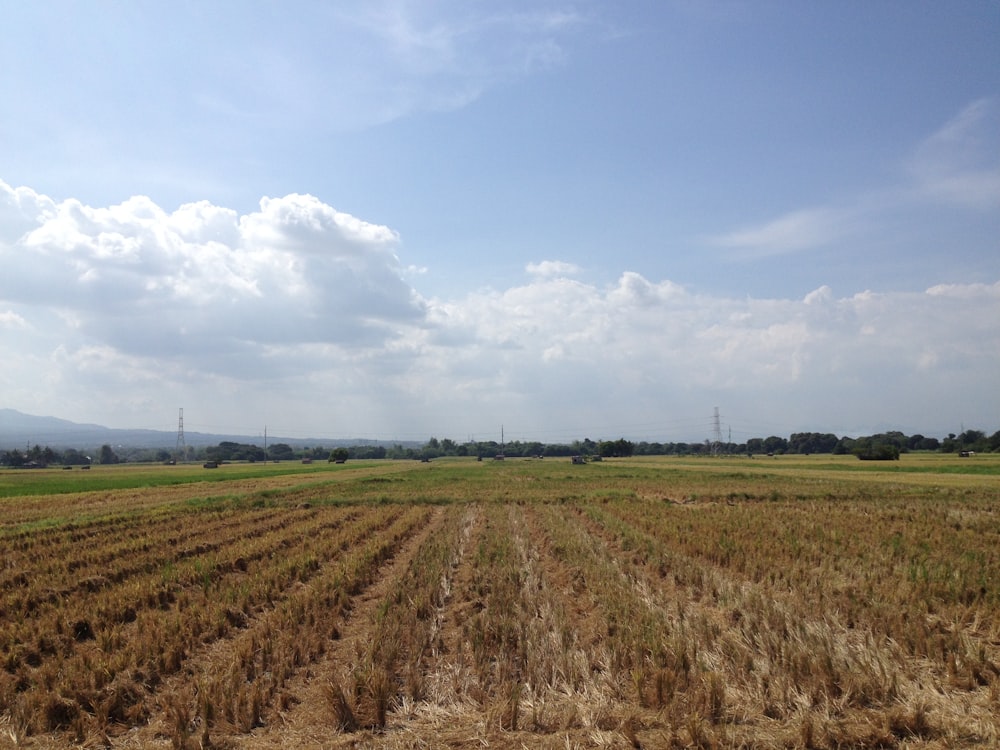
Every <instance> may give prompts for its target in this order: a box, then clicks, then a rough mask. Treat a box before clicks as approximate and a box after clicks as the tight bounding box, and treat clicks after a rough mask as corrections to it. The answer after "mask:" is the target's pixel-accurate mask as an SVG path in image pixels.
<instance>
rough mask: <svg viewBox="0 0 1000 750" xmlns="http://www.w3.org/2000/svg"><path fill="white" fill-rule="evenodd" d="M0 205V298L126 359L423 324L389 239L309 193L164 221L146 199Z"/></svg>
mask: <svg viewBox="0 0 1000 750" xmlns="http://www.w3.org/2000/svg"><path fill="white" fill-rule="evenodd" d="M0 196H2V197H3V199H5V200H4V204H5V205H6V206H8V209H9V207H10V206H12V205H15V201H16V206H17V212H16V214H15V215H14V216H13V218H12V219H11V218H10V213H11V212H10V211H8V216H7V220H5V221H4V223H3V227H2V229H0V232H2V239H3V242H2V244H0V258H2V261H3V263H4V265H5V267H6V269H7V273H5V274H4V275H3V277H2V278H0V298H2V299H5V300H7V301H9V302H13V303H18V304H20V305H23V306H29V307H32V306H33V307H36V308H37V307H41V306H45V307H51V308H53V309H59V310H62V311H64V313H65V315H66V317H67V319H72V320H74V321H75V327H76V329H77V332H78V335H79V336H83V337H86V338H88V339H89V340H92V341H101V342H105V343H108V344H110V345H112V346H113V347H115V348H116V349H117V350H121V351H123V352H127V353H130V354H140V355H142V354H150V355H163V354H165V353H169V354H173V355H175V356H177V357H181V358H183V357H184V356H185V352H188V351H192V350H197V351H214V352H216V353H218V354H220V355H221V354H227V353H228V354H239V353H240V352H242V351H243V350H245V349H247V348H248V347H250V348H252V346H253V345H251V344H247V343H246V342H255V343H256V344H259V343H261V342H278V341H280V342H282V343H287V342H300V343H305V342H336V343H338V344H341V345H350V344H352V343H357V342H360V341H376V342H377V341H384V340H385V339H386V338H391V337H392V336H394V335H397V334H396V332H395V329H396V328H397V327H398V326H399V325H401V324H403V323H406V322H409V321H413V320H418V319H419V318H421V317H422V316H423V315H424V303H423V301H422V300H421V299H420V298H419V296H418V295H417V294H416V293H415V292H414V290H413V289H412V288H411V287H409V286H408V285H407V284H406V283H405V282H404V281H403V280H402V268H401V266H400V263H399V260H398V258H397V256H396V254H395V250H396V247H397V246H398V237H397V236H396V234H395V233H394V232H392V231H391V230H390V229H388V228H386V227H384V226H380V225H376V224H371V223H368V222H365V221H362V220H360V219H357V218H355V217H353V216H350V215H348V214H345V213H342V212H338V211H336V210H334V209H333V208H331V207H330V206H327V205H325V204H323V203H322V202H321V201H319V200H318V199H316V198H314V197H312V196H308V195H288V196H285V197H282V198H264V199H262V200H261V202H260V211H257V212H253V213H250V214H247V215H245V216H237V214H236V212H234V211H232V210H230V209H226V208H222V207H217V206H212V205H210V204H208V203H197V204H189V205H185V206H181V207H180V208H179V209H178V210H177V211H175V212H172V213H168V212H166V211H164V210H163V209H161V208H160V207H159V206H157V205H156V204H155V203H153V202H152V201H150V200H149V199H148V198H145V197H142V196H138V197H133V198H130V199H129V200H127V201H125V202H123V203H121V204H119V205H116V206H111V207H107V208H94V207H91V206H86V205H84V204H82V203H80V202H79V201H75V200H67V201H64V202H62V203H59V204H55V203H54V202H52V201H51V200H50V199H48V198H46V197H45V196H41V195H37V194H34V193H33V192H31V191H30V190H27V189H25V188H18V189H13V188H11V187H10V186H8V185H6V184H4V183H0ZM25 230H27V231H25ZM220 366H221V365H220Z"/></svg>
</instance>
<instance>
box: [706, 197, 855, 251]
mask: <svg viewBox="0 0 1000 750" xmlns="http://www.w3.org/2000/svg"><path fill="white" fill-rule="evenodd" d="M844 220H845V212H844V211H843V210H842V209H834V208H808V209H802V210H798V211H792V212H790V213H787V214H785V215H784V216H780V217H778V218H777V219H773V220H771V221H768V222H766V223H764V224H762V225H759V226H752V227H745V228H743V229H738V230H736V231H733V232H729V233H727V234H723V235H720V236H718V237H715V238H714V239H713V240H712V242H713V244H715V245H718V246H721V247H727V248H733V249H734V250H737V251H740V255H741V257H752V258H762V257H768V256H772V255H781V254H784V253H791V252H796V251H800V250H810V249H813V248H817V247H822V246H825V245H829V244H831V243H833V242H834V241H836V240H838V239H840V237H841V236H842V234H843V228H844V223H845V222H844Z"/></svg>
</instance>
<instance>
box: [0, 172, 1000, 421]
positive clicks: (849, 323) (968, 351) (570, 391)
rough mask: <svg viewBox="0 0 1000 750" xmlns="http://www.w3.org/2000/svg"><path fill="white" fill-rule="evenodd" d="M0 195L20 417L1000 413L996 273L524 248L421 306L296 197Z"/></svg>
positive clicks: (389, 268)
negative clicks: (88, 201)
mask: <svg viewBox="0 0 1000 750" xmlns="http://www.w3.org/2000/svg"><path fill="white" fill-rule="evenodd" d="M0 206H5V207H6V210H5V213H4V214H2V215H0V263H2V264H3V268H4V274H3V275H2V276H0V310H5V312H2V313H0V330H3V331H4V336H3V337H0V356H2V358H3V361H4V363H5V366H4V373H3V376H2V383H3V386H4V388H3V392H4V394H5V396H6V398H8V399H11V401H10V402H9V403H8V404H5V405H10V406H13V407H14V408H22V409H23V410H26V411H34V412H35V413H51V414H57V415H59V416H63V417H66V418H71V419H72V418H77V419H78V420H79V421H90V422H100V423H107V424H112V425H138V426H146V427H156V426H158V425H159V426H161V427H164V428H165V429H170V426H169V420H170V419H171V418H172V417H171V416H170V413H171V411H173V410H175V409H176V407H177V406H179V405H183V406H185V408H186V410H187V411H186V414H190V415H192V420H191V421H192V429H195V428H196V426H197V425H198V424H199V422H205V423H207V424H208V425H211V426H212V429H213V431H241V430H246V429H247V428H248V427H253V426H256V425H259V424H262V423H263V422H264V421H265V420H267V419H268V415H270V423H271V425H272V427H273V429H276V430H281V429H282V428H284V429H285V430H286V434H299V435H315V436H352V437H353V436H360V437H365V436H369V437H382V438H392V437H413V438H418V439H419V438H423V437H426V436H427V435H429V434H431V433H434V434H438V435H450V436H453V437H456V438H464V437H466V436H468V435H469V434H477V433H479V434H480V435H481V434H482V433H483V432H484V430H485V429H492V428H493V426H494V425H495V424H499V422H500V421H503V422H504V423H506V424H508V425H510V426H511V427H512V428H513V429H516V430H518V431H519V432H521V433H522V434H523V435H524V436H525V437H536V438H538V439H543V440H559V439H572V438H574V437H581V436H582V434H588V435H590V436H592V437H600V436H601V435H603V436H605V437H609V436H612V435H628V436H630V437H639V438H642V437H650V438H663V437H672V438H675V439H690V438H692V437H695V438H697V437H698V435H697V434H695V435H692V434H690V430H692V429H700V428H692V427H691V424H698V422H697V420H696V421H695V422H694V423H692V421H691V418H692V416H694V417H697V415H699V414H700V415H708V414H710V410H711V407H712V406H714V405H718V404H721V405H723V411H724V413H726V414H727V415H728V417H729V418H730V419H734V420H737V426H739V425H740V424H742V425H743V428H745V429H746V430H749V431H751V432H753V433H754V434H759V433H761V432H764V431H770V432H774V431H775V430H774V429H773V428H770V427H768V426H767V425H771V424H774V423H779V424H782V425H786V426H787V427H786V428H784V431H785V432H788V431H792V430H795V429H822V430H830V431H835V432H836V431H838V430H841V429H844V426H846V425H872V426H873V428H879V427H881V426H884V425H886V424H890V425H893V424H894V425H896V426H898V427H900V428H902V429H914V430H922V431H925V432H933V431H934V430H935V429H939V428H941V427H942V426H947V425H950V422H949V421H948V420H952V421H954V420H956V419H965V421H967V422H972V421H974V420H973V418H974V417H975V415H974V414H969V413H968V410H971V409H972V408H973V407H971V406H970V405H971V404H974V405H975V406H974V408H975V410H977V411H976V414H978V415H993V414H996V415H1000V400H998V399H1000V396H998V395H997V389H996V387H995V386H996V383H995V378H996V373H997V372H998V371H1000V330H998V329H997V327H996V325H995V321H996V320H998V319H1000V281H997V282H996V283H993V284H982V283H980V284H941V285H936V286H932V287H930V288H928V289H926V290H925V291H921V292H905V291H896V292H892V291H890V292H885V291H883V292H873V291H866V292H862V293H858V294H853V295H850V296H846V297H838V296H837V295H836V294H835V293H834V291H833V290H832V289H831V288H830V287H828V286H821V287H819V288H817V289H815V290H813V291H811V292H809V293H808V294H806V295H804V296H801V297H797V298H770V299H754V298H732V297H727V296H719V295H711V294H705V293H696V292H693V291H691V290H689V289H686V288H685V287H683V286H681V285H679V284H676V283H674V282H672V281H670V280H660V281H654V280H650V279H647V278H645V277H644V276H642V275H640V274H638V273H636V272H633V271H623V272H621V274H620V275H619V277H618V278H617V279H615V280H613V281H612V282H611V283H608V284H606V285H601V284H593V283H584V282H582V281H580V280H579V279H577V278H573V276H574V275H575V274H576V273H577V272H578V271H579V269H578V268H577V267H576V266H574V265H573V264H570V263H566V262H562V261H540V262H538V263H532V264H529V265H528V267H527V271H528V280H527V281H526V283H524V284H521V285H519V286H513V287H510V288H507V289H501V290H487V291H478V292H474V293H470V294H465V295H456V296H454V297H452V298H449V299H424V298H423V297H421V295H420V294H419V292H418V291H417V290H416V289H415V288H413V287H412V286H410V285H409V283H407V282H406V281H405V280H404V275H405V274H406V270H405V267H404V266H403V265H402V264H401V263H400V261H399V258H398V257H397V253H398V252H399V250H400V242H399V239H398V236H397V235H396V233H395V232H394V231H392V230H391V229H390V228H388V227H385V226H382V225H379V224H374V223H370V222H366V221H364V220H362V219H359V218H357V217H353V216H349V215H347V214H344V213H342V212H338V211H337V210H335V209H334V208H332V207H331V206H328V205H326V204H324V203H323V202H322V201H320V200H319V199H317V198H315V197H312V196H305V195H289V196H285V197H282V198H271V199H264V200H262V201H261V208H260V210H259V211H255V212H252V213H250V214H247V215H244V216H239V215H238V214H237V213H236V212H234V211H231V210H229V209H226V208H223V207H218V206H213V205H211V204H208V203H204V202H203V203H195V204H188V205H185V206H182V207H181V208H179V209H178V210H176V211H174V212H167V211H164V210H163V209H161V208H159V207H158V206H156V205H155V204H154V203H152V202H151V201H149V200H148V199H146V198H142V197H135V198H132V199H130V200H128V201H125V202H123V203H121V204H119V205H116V206H111V207H107V208H95V207H90V206H86V205H83V204H81V203H80V202H78V201H72V200H69V201H64V202H61V203H58V204H57V203H54V202H52V201H50V200H49V199H47V198H46V197H45V196H41V195H37V194H35V193H34V192H32V191H31V190H29V189H27V188H18V189H16V190H15V189H13V188H10V187H9V186H7V185H5V184H3V183H0ZM12 206H14V207H15V209H12V208H11V207H12ZM432 272H433V271H432ZM963 410H967V411H963ZM173 413H174V414H176V412H175V411H173ZM197 414H200V415H206V416H204V417H202V418H201V419H200V420H199V419H198V417H196V416H194V415H197ZM682 417H683V418H684V419H686V420H687V421H686V422H685V423H684V424H685V425H686V426H685V427H684V428H683V429H681V428H679V427H676V428H675V427H672V426H671V425H676V424H677V420H678V419H680V418H682ZM163 419H166V420H167V424H166V425H165V426H164V425H163V423H162V422H159V423H158V422H157V420H163ZM706 419H707V418H706ZM276 422H278V423H277V424H276ZM514 425H517V427H516V428H514ZM758 425H765V426H764V427H760V426H758ZM983 426H984V427H990V425H989V424H987V425H983ZM738 428H739V427H738ZM705 429H707V428H705ZM571 431H573V432H575V434H567V433H569V432H571ZM685 431H687V432H685ZM779 432H780V430H779Z"/></svg>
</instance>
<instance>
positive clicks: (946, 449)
mask: <svg viewBox="0 0 1000 750" xmlns="http://www.w3.org/2000/svg"><path fill="white" fill-rule="evenodd" d="M342 450H346V454H347V456H346V458H344V457H343V455H342V454H341V453H340V451H342ZM334 451H337V456H336V457H334V455H333V452H334ZM912 451H934V452H940V453H997V452H1000V430H997V431H996V432H994V433H993V434H992V435H987V434H986V433H985V432H984V431H982V430H965V431H963V432H962V433H960V434H958V435H956V434H954V433H950V434H949V435H948V436H947V437H946V438H944V439H943V440H939V439H938V438H933V437H925V436H923V435H920V434H916V435H905V434H903V433H902V432H898V431H891V432H883V433H878V434H876V435H867V436H862V437H856V438H853V437H846V436H845V437H838V436H837V435H834V434H832V433H828V432H827V433H821V432H796V433H792V434H791V435H790V436H789V437H788V438H783V437H778V436H777V435H771V436H769V437H766V438H750V439H749V440H747V441H746V442H742V443H733V442H724V443H713V442H711V441H708V440H705V441H702V442H695V443H684V442H677V443H674V442H669V443H656V442H646V441H642V442H632V441H630V440H626V439H625V438H619V439H618V440H598V441H595V440H591V439H590V438H584V439H583V440H574V441H573V442H571V443H541V442H538V441H520V440H512V441H510V442H505V443H503V444H502V445H501V444H500V443H498V442H496V441H494V440H487V441H468V442H465V443H457V442H455V441H454V440H451V439H449V438H443V439H440V440H439V439H438V438H435V437H432V438H430V439H429V440H428V441H427V442H426V443H424V444H423V445H417V444H412V445H405V446H404V445H403V444H401V443H396V444H393V445H391V446H388V447H387V446H385V445H376V444H367V445H354V446H349V447H346V448H343V447H341V448H331V447H328V446H322V445H318V446H315V447H306V448H293V447H292V446H291V445H288V444H287V443H273V444H271V445H268V446H267V448H266V449H265V448H263V447H261V446H258V445H255V444H252V443H236V442H230V441H223V442H221V443H219V444H218V445H214V446H207V447H199V448H188V449H186V450H185V451H184V453H183V455H176V453H175V452H174V451H170V450H167V449H165V448H158V449H150V448H129V447H126V446H117V447H116V448H113V447H112V446H110V445H102V446H101V447H100V448H98V449H97V450H94V451H91V452H87V451H81V450H77V449H75V448H67V449H65V450H62V451H59V450H54V449H52V448H50V447H48V446H45V447H42V446H40V445H35V446H32V447H30V448H25V450H24V451H21V450H18V449H16V448H15V449H13V450H6V451H0V466H8V467H24V468H31V467H44V466H59V465H61V466H85V465H89V464H116V463H124V462H130V463H131V462H161V463H165V462H170V461H177V460H180V461H216V462H220V463H223V462H227V461H247V462H255V461H294V460H302V459H312V460H318V461H326V460H346V459H353V460H368V459H383V458H391V459H432V458H441V457H444V456H472V457H478V458H490V459H492V458H494V457H496V456H499V455H503V456H504V457H509V458H522V457H524V458H543V457H568V456H591V457H596V456H600V457H602V458H620V457H627V456H698V455H747V454H750V455H765V454H766V455H782V454H798V455H809V454H811V453H832V454H835V455H856V456H858V458H862V459H892V458H899V456H900V455H901V454H904V453H910V452H912Z"/></svg>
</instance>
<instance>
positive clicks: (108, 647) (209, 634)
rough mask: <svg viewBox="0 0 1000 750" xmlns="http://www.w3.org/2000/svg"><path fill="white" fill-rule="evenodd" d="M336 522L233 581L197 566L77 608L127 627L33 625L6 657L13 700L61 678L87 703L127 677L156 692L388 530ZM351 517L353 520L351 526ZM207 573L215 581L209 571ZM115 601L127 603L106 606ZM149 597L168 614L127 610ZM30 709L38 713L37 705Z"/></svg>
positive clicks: (339, 517) (347, 514) (349, 514)
mask: <svg viewBox="0 0 1000 750" xmlns="http://www.w3.org/2000/svg"><path fill="white" fill-rule="evenodd" d="M330 514H332V515H333V516H334V517H333V518H329V519H327V520H326V521H324V522H321V523H316V522H315V519H314V520H313V522H312V523H311V525H309V526H307V527H304V528H301V529H299V533H298V540H299V545H298V546H297V547H294V546H288V545H287V544H285V545H281V544H279V545H276V546H273V550H274V552H273V553H271V554H267V555H262V556H259V558H258V559H259V564H258V565H256V566H248V567H247V570H246V571H239V573H240V575H233V576H230V577H229V578H227V579H226V580H227V581H228V583H224V582H223V579H222V578H221V577H217V578H216V579H212V578H211V577H207V578H204V579H202V581H201V582H198V580H197V575H198V567H197V565H196V564H195V563H197V562H198V561H197V560H195V561H191V562H192V565H191V566H190V570H189V571H188V573H187V574H186V575H185V577H184V578H183V579H180V580H175V581H171V582H170V583H169V584H164V585H161V586H159V587H158V591H159V593H158V594H156V595H151V594H150V593H149V592H147V591H144V590H143V585H142V581H141V580H137V581H130V582H125V583H124V584H123V585H121V586H119V587H114V588H111V589H106V590H101V591H99V592H94V594H93V595H92V597H91V599H90V600H89V606H88V605H87V604H84V603H83V602H81V603H79V604H77V605H75V606H74V608H73V609H72V610H71V611H74V612H84V611H91V612H101V611H103V612H116V611H118V610H119V609H121V608H122V607H125V609H126V610H127V611H128V614H127V615H126V616H123V617H122V618H121V620H120V621H110V622H103V623H101V624H100V625H99V626H98V627H97V628H96V629H95V628H94V626H93V625H92V624H91V622H90V620H87V619H81V620H78V621H76V622H73V623H65V622H64V621H63V620H62V619H60V618H59V617H58V613H57V614H56V615H55V616H54V618H53V619H52V620H50V621H48V622H46V623H45V624H47V625H49V627H51V628H52V630H49V631H43V630H38V629H37V626H38V624H39V623H35V625H36V629H35V630H34V631H30V632H29V633H20V634H19V637H18V638H17V639H16V640H15V644H17V645H16V647H15V648H12V649H11V650H10V652H9V653H8V654H7V656H6V657H5V666H6V668H7V672H8V673H10V674H11V675H12V676H13V681H14V690H15V692H17V693H30V692H32V691H39V690H41V691H43V692H44V690H45V688H46V685H48V684H51V683H52V681H53V680H54V678H55V675H61V678H60V679H61V684H62V685H64V686H66V687H67V692H69V693H70V694H71V695H73V694H76V696H80V695H83V696H86V695H88V694H89V693H88V690H89V691H90V693H93V692H94V691H98V692H99V691H101V690H103V689H105V687H106V686H107V685H108V684H109V683H110V682H112V681H113V680H114V677H115V675H118V674H122V673H135V674H137V675H139V676H140V677H141V679H140V680H138V681H139V682H142V683H147V684H151V685H155V684H158V683H159V681H160V680H161V679H162V677H163V676H164V675H168V674H171V673H173V672H175V671H177V670H178V669H180V667H181V665H182V663H183V662H184V660H185V658H186V656H187V655H188V654H189V653H190V651H191V649H192V648H193V647H194V646H195V645H196V644H199V643H201V642H204V641H206V640H213V639H215V638H219V637H223V636H224V635H225V634H227V633H228V632H231V631H232V630H233V629H239V628H242V627H245V625H246V623H247V622H248V619H249V616H250V615H251V614H252V612H253V611H254V609H255V608H256V607H258V606H273V605H274V603H275V602H279V601H281V599H282V598H284V596H286V595H287V593H288V591H289V590H290V587H291V586H292V585H293V584H294V583H296V582H305V581H308V580H309V579H310V578H312V577H313V576H314V575H315V574H316V572H317V571H318V570H320V568H321V567H322V566H323V565H324V564H325V563H326V562H327V561H328V560H330V559H334V558H336V557H338V556H341V555H342V554H343V552H344V550H345V549H349V548H350V547H351V546H353V545H354V544H356V543H358V541H359V540H364V539H366V538H368V537H370V536H371V535H373V534H377V533H378V532H379V531H380V530H381V529H383V528H384V527H385V525H386V524H387V523H389V522H390V519H387V518H385V517H382V516H381V515H379V514H374V513H368V514H361V515H360V517H359V514H358V512H357V511H356V510H353V509H351V510H346V511H345V510H340V509H332V510H331V511H330ZM384 515H386V514H384ZM344 518H354V519H355V520H354V522H353V523H348V524H347V525H346V526H345V525H344V523H343V520H344ZM279 541H286V540H284V539H283V540H279ZM279 552H280V554H278V553H279ZM203 571H204V573H205V575H206V576H209V575H210V572H209V571H210V569H209V567H208V565H207V564H206V565H205V567H204V568H203ZM192 574H193V575H192ZM220 582H222V583H223V585H219V583H220ZM113 596H119V597H121V599H124V601H125V603H124V604H122V603H121V601H119V602H118V603H109V598H110V597H113ZM143 597H146V598H147V599H148V598H150V597H152V599H153V600H156V602H157V603H158V605H159V606H160V607H161V609H153V608H146V609H143V608H133V609H131V610H128V608H129V607H130V606H131V604H129V602H131V601H135V600H138V599H141V598H143ZM160 599H162V601H159V600H160ZM32 632H33V633H34V636H33V637H32V635H31V633H32ZM69 700H70V701H75V702H76V703H78V704H80V705H84V706H89V707H91V708H93V704H92V702H90V703H87V702H85V701H81V700H79V699H78V697H71V698H69ZM33 702H34V703H35V704H36V706H37V701H33ZM36 714H37V712H36ZM43 714H44V711H43ZM33 722H34V723H35V724H36V725H41V726H43V727H44V726H47V725H52V724H53V723H55V724H57V725H58V724H59V723H60V719H59V717H58V716H57V717H56V718H55V719H52V718H51V717H50V718H49V719H46V718H45V717H44V716H43V717H42V718H39V717H38V716H37V715H36V716H35V717H34V718H33Z"/></svg>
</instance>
